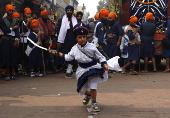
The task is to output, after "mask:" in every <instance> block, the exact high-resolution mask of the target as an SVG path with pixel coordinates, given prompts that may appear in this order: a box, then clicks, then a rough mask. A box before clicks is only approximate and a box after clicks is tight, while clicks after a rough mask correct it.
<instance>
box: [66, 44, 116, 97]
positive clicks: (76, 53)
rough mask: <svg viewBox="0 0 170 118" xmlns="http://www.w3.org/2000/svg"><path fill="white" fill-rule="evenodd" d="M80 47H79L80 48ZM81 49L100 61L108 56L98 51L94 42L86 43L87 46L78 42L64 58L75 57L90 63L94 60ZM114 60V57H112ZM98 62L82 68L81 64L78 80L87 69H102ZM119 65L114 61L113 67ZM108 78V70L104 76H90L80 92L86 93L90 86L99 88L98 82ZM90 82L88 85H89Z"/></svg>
mask: <svg viewBox="0 0 170 118" xmlns="http://www.w3.org/2000/svg"><path fill="white" fill-rule="evenodd" d="M78 47H79V48H78ZM80 50H82V51H83V52H85V53H86V55H88V56H90V57H94V58H95V59H97V60H99V62H100V63H101V62H106V58H105V57H104V56H103V55H102V54H101V53H100V52H99V51H98V49H97V48H96V46H95V45H94V44H92V43H88V42H87V43H86V45H85V46H83V47H81V46H80V45H78V44H76V45H74V46H73V47H72V49H71V51H70V52H69V53H68V54H65V55H64V58H65V60H66V61H71V60H73V59H75V60H76V61H77V62H78V63H89V62H92V61H93V59H91V58H89V57H88V56H86V55H85V54H83V53H82V52H81V51H80ZM112 60H113V59H112ZM116 61H117V62H116V64H117V65H118V59H117V58H116ZM100 63H97V64H96V65H93V66H91V67H87V68H82V67H80V66H78V68H77V71H76V78H77V80H78V79H79V78H80V77H81V76H82V75H83V74H84V73H85V72H87V71H89V70H90V69H94V68H95V69H101V68H102V67H101V64H100ZM114 67H117V66H115V63H114V64H113V63H112V68H114ZM107 79H108V72H106V71H105V72H104V73H103V78H101V76H98V75H96V76H94V75H93V76H91V77H89V79H88V81H87V82H86V84H84V86H83V87H82V88H81V90H80V92H79V93H80V94H81V95H84V92H85V90H86V89H88V88H90V89H97V84H98V83H102V82H105V81H106V80H107ZM88 83H89V84H88ZM87 84H88V85H87Z"/></svg>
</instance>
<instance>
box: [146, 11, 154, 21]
mask: <svg viewBox="0 0 170 118" xmlns="http://www.w3.org/2000/svg"><path fill="white" fill-rule="evenodd" d="M145 17H146V20H152V19H153V14H152V13H151V12H148V13H146V16H145Z"/></svg>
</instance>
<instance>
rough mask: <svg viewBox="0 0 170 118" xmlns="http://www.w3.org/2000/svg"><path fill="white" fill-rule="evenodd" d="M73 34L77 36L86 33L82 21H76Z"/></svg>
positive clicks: (86, 30)
mask: <svg viewBox="0 0 170 118" xmlns="http://www.w3.org/2000/svg"><path fill="white" fill-rule="evenodd" d="M73 31H74V35H75V36H76V37H77V36H78V35H87V34H88V29H87V26H86V25H85V24H84V23H78V24H77V25H75V26H74V30H73Z"/></svg>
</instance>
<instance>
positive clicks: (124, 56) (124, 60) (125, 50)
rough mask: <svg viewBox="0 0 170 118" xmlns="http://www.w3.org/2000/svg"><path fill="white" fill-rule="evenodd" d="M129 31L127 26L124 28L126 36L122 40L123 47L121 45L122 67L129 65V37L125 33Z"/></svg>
mask: <svg viewBox="0 0 170 118" xmlns="http://www.w3.org/2000/svg"><path fill="white" fill-rule="evenodd" d="M126 29H127V26H124V28H123V30H124V36H123V37H122V40H121V45H120V53H121V59H122V66H124V65H126V64H127V63H128V40H129V38H128V36H127V34H126V33H125V32H126Z"/></svg>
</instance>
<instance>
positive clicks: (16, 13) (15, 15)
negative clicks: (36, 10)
mask: <svg viewBox="0 0 170 118" xmlns="http://www.w3.org/2000/svg"><path fill="white" fill-rule="evenodd" d="M14 17H19V18H20V14H19V13H18V12H15V13H13V14H12V18H14Z"/></svg>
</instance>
